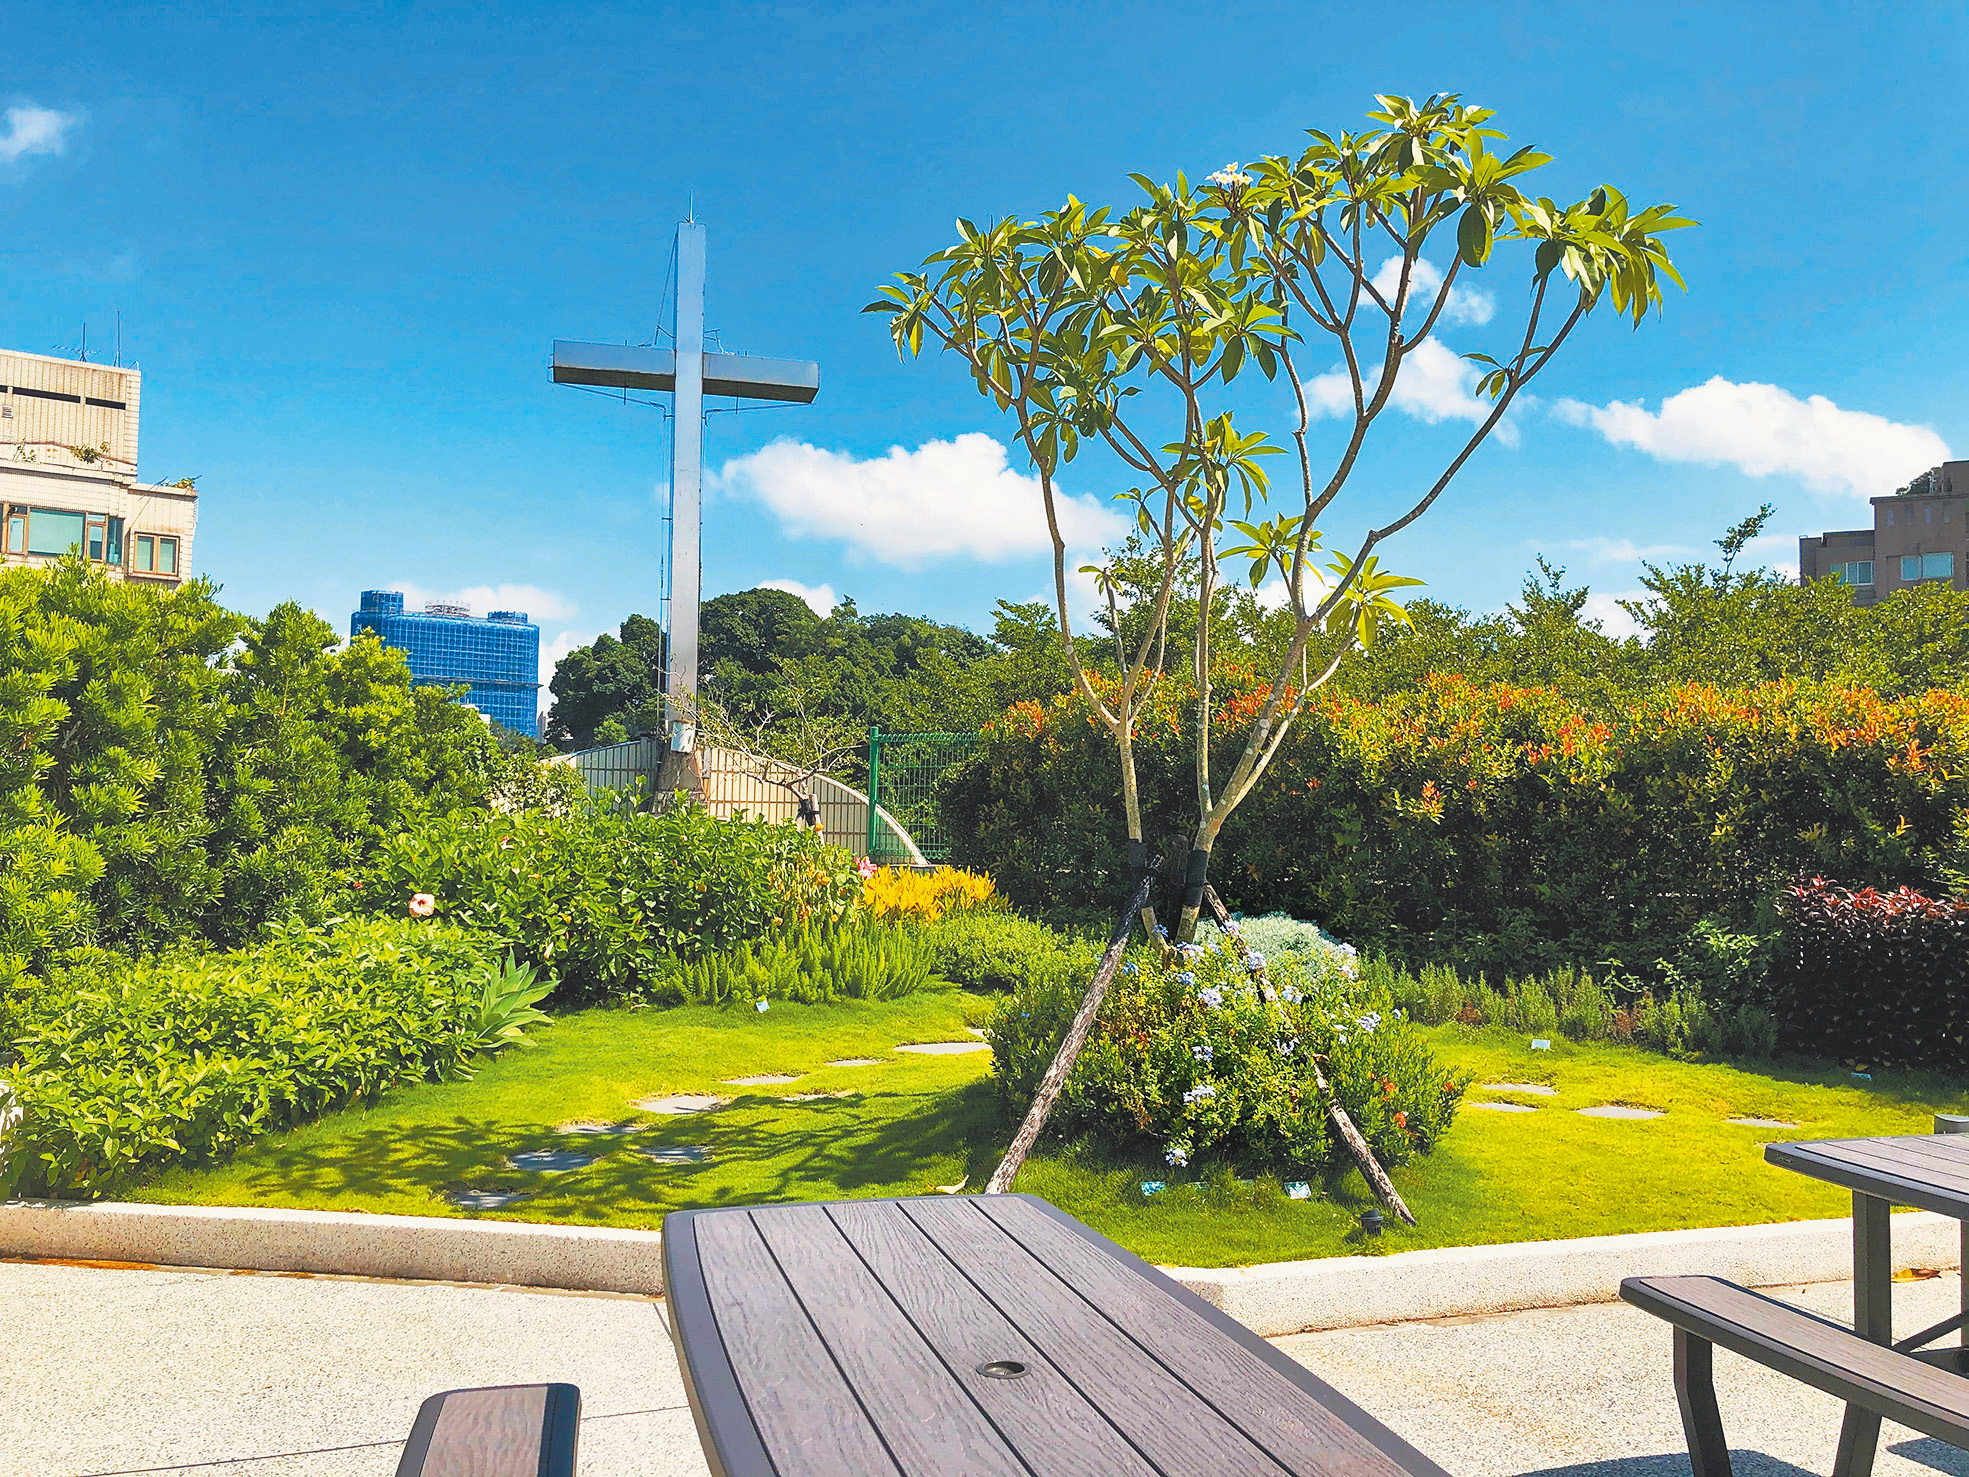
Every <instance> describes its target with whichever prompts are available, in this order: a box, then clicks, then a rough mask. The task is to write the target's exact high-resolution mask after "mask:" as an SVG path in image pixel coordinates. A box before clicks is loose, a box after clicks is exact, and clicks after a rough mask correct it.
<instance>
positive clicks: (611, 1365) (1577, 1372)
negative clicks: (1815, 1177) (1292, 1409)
mask: <svg viewBox="0 0 1969 1477" xmlns="http://www.w3.org/2000/svg"><path fill="white" fill-rule="evenodd" d="M1774 1291H1775V1292H1776V1294H1777V1295H1778V1296H1781V1297H1785V1298H1787V1299H1788V1300H1792V1301H1796V1302H1797V1303H1799V1304H1800V1305H1802V1306H1805V1307H1809V1308H1813V1309H1816V1310H1818V1311H1820V1312H1823V1313H1826V1314H1828V1315H1831V1316H1835V1317H1843V1316H1845V1315H1846V1314H1848V1313H1849V1312H1850V1309H1851V1300H1852V1289H1851V1286H1850V1284H1846V1283H1815V1284H1812V1285H1810V1286H1805V1287H1788V1288H1781V1289H1775V1290H1774ZM1959 1298H1960V1282H1959V1280H1958V1278H1957V1277H1956V1275H1955V1274H1953V1273H1950V1274H1947V1275H1944V1276H1941V1277H1937V1278H1932V1279H1928V1280H1923V1281H1918V1282H1912V1283H1902V1284H1899V1285H1897V1287H1896V1289H1895V1302H1896V1321H1897V1326H1899V1327H1901V1328H1905V1329H1911V1328H1918V1327H1923V1326H1925V1325H1927V1324H1929V1323H1933V1322H1936V1321H1938V1320H1939V1319H1941V1318H1942V1317H1944V1316H1945V1315H1946V1314H1947V1313H1949V1312H1950V1311H1952V1310H1953V1309H1954V1308H1956V1307H1957V1306H1959ZM1275 1342H1276V1343H1277V1344H1278V1346H1279V1347H1280V1348H1282V1349H1284V1350H1286V1351H1287V1352H1288V1353H1290V1354H1291V1355H1292V1356H1293V1357H1294V1358H1296V1359H1299V1360H1300V1361H1301V1362H1303V1363H1305V1364H1306V1365H1307V1366H1308V1367H1309V1368H1311V1369H1312V1370H1314V1371H1315V1372H1316V1373H1317V1374H1319V1375H1320V1376H1321V1377H1322V1378H1323V1379H1326V1380H1328V1381H1329V1382H1331V1383H1332V1384H1334V1385H1336V1386H1338V1387H1339V1388H1340V1389H1341V1390H1342V1391H1343V1392H1345V1393H1346V1394H1347V1395H1348V1396H1350V1397H1351V1398H1352V1399H1353V1400H1355V1401H1356V1402H1357V1403H1359V1404H1360V1405H1361V1406H1363V1407H1364V1408H1366V1409H1367V1410H1369V1411H1371V1412H1372V1413H1373V1414H1375V1415H1377V1416H1379V1417H1380V1418H1381V1419H1383V1420H1385V1421H1386V1422H1387V1423H1388V1424H1389V1425H1391V1426H1393V1427H1394V1428H1395V1429H1396V1430H1397V1431H1399V1432H1401V1433H1402V1434H1403V1435H1404V1436H1406V1437H1407V1438H1408V1439H1409V1440H1410V1441H1412V1442H1414V1443H1415V1445H1417V1446H1418V1447H1420V1448H1421V1449H1422V1450H1423V1451H1425V1452H1427V1453H1428V1454H1429V1455H1430V1456H1432V1457H1434V1458H1435V1459H1436V1460H1437V1461H1438V1462H1440V1463H1441V1464H1442V1465H1443V1466H1444V1467H1446V1468H1448V1469H1449V1471H1450V1472H1452V1473H1454V1474H1456V1477H1522V1474H1543V1477H1686V1474H1687V1473H1688V1470H1689V1465H1688V1458H1687V1456H1686V1454H1685V1453H1684V1451H1683V1447H1682V1436H1681V1426H1680V1423H1679V1421H1678V1419H1677V1417H1676V1413H1675V1400H1674V1395H1673V1393H1672V1390H1671V1388H1670V1385H1669V1335H1668V1330H1667V1329H1666V1327H1665V1326H1664V1325H1662V1324H1660V1323H1658V1322H1656V1321H1655V1320H1654V1319H1651V1318H1649V1317H1647V1316H1646V1315H1645V1314H1642V1313H1639V1312H1636V1311H1635V1310H1633V1309H1631V1308H1628V1307H1626V1306H1625V1305H1624V1304H1604V1303H1602V1304H1592V1305H1586V1306H1581V1307H1572V1308H1552V1309H1539V1310H1535V1311H1531V1312H1519V1313H1506V1314H1496V1315H1489V1316H1472V1317H1459V1318H1446V1319H1438V1320H1432V1321H1427V1322H1413V1323H1399V1324H1387V1325H1380V1326H1374V1327H1365V1328H1346V1329H1338V1330H1334V1331H1332V1332H1327V1333H1312V1334H1298V1335H1294V1336H1291V1337H1288V1338H1283V1339H1279V1340H1276V1341H1275ZM536 1380H567V1381H570V1382H571V1383H574V1384H577V1385H579V1386H580V1387H581V1391H582V1410H583V1423H582V1435H581V1450H582V1463H581V1471H582V1477H629V1474H637V1477H701V1474H704V1473H705V1471H706V1467H705V1464H704V1460H703V1456H702V1454H701V1452H700V1451H699V1450H698V1445H697V1437H696V1433H695V1430H694V1429H693V1427H692V1423H691V1418H690V1412H689V1410H688V1408H687V1406H686V1403H685V1400H684V1394H683V1387H682V1383H681V1381H680V1379H679V1377H678V1374H677V1364H676V1357H675V1355H674V1353H673V1352H672V1349H671V1346H670V1340H669V1336H668V1331H667V1329H666V1327H665V1324H664V1317H663V1308H662V1305H661V1303H660V1302H658V1301H657V1300H655V1299H652V1298H647V1297H638V1296H634V1295H627V1294H581V1293H565V1292H540V1291H531V1290H522V1289H514V1288H488V1287H470V1286H461V1285H456V1284H445V1283H406V1282H386V1281H374V1280H368V1279H362V1278H341V1277H309V1276H293V1275H282V1274H264V1273H228V1272H194V1271H160V1270H136V1269H123V1268H104V1267H87V1266H75V1265H48V1264H33V1263H21V1262H11V1263H8V1262H0V1390H4V1391H6V1392H7V1397H8V1398H7V1399H6V1400H5V1401H0V1477H15V1474H19V1477H28V1474H33V1477H83V1474H89V1477H133V1474H136V1473H143V1474H145V1477H161V1474H164V1473H197V1474H199V1477H233V1474H237V1477H303V1474H307V1477H387V1474H389V1473H391V1472H393V1471H394V1470H395V1464H396V1460H397V1454H398V1451H399V1448H400V1444H401V1442H402V1440H403V1437H404V1435H405V1434H406V1433H407V1432H408V1431H409V1429H410V1423H411V1420H412V1418H413V1417H414V1416H415V1414H416V1410H417V1406H418V1404H419V1403H420V1402H421V1401H422V1400H423V1398H424V1397H425V1396H426V1395H428V1394H431V1393H434V1392H435V1391H438V1390H443V1389H451V1388H455V1387H458V1386H464V1385H486V1384H515V1383H523V1382H531V1381H536ZM1716 1383H1717V1389H1718V1394H1719V1396H1720V1398H1721V1403H1722V1407H1723V1420H1724V1427H1725V1430H1726V1431H1727V1432H1728V1433H1729V1437H1730V1442H1731V1446H1732V1448H1733V1449H1734V1451H1735V1453H1736V1471H1737V1474H1738V1477H1802V1474H1805V1473H1827V1472H1830V1471H1831V1468H1832V1453H1833V1448H1834V1443H1835V1441H1836V1438H1837V1435H1838V1428H1839V1406H1838V1404H1837V1403H1836V1402H1834V1401H1832V1400H1829V1399H1827V1398H1826V1397H1824V1396H1821V1395H1819V1394H1817V1393H1816V1392H1814V1391H1811V1390H1807V1389H1806V1388H1804V1387H1803V1386H1801V1385H1798V1384H1795V1383H1793V1382H1791V1381H1789V1380H1784V1379H1780V1378H1779V1377H1777V1376H1775V1375H1772V1374H1770V1373H1769V1372H1768V1371H1765V1370H1762V1369H1760V1368H1758V1367H1757V1366H1755V1365H1751V1364H1749V1363H1747V1362H1745V1361H1743V1360H1740V1359H1737V1358H1734V1357H1733V1356H1731V1355H1728V1354H1722V1353H1719V1354H1718V1355H1717V1360H1716ZM1881 1448H1882V1449H1881V1454H1880V1459H1879V1461H1878V1463H1877V1464H1876V1466H1875V1469H1874V1470H1875V1472H1876V1474H1878V1477H1932V1474H1934V1473H1936V1472H1941V1473H1946V1474H1950V1477H1969V1457H1965V1456H1964V1454H1963V1453H1961V1452H1957V1451H1955V1450H1954V1449H1952V1448H1950V1447H1946V1446H1943V1445H1942V1444H1941V1443H1939V1442H1935V1441H1931V1440H1928V1439H1926V1438H1924V1437H1921V1436H1918V1435H1916V1434H1915V1433H1913V1432H1910V1431H1907V1430H1904V1429H1901V1428H1898V1427H1893V1426H1889V1427H1887V1428H1886V1430H1885V1431H1884V1433H1883V1438H1882V1443H1881Z"/></svg>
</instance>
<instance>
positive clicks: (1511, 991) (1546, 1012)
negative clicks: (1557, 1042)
mask: <svg viewBox="0 0 1969 1477" xmlns="http://www.w3.org/2000/svg"><path fill="white" fill-rule="evenodd" d="M1504 996H1505V999H1504V1024H1505V1025H1507V1026H1509V1027H1510V1028H1511V1029H1512V1030H1514V1031H1522V1032H1523V1033H1524V1034H1525V1035H1527V1036H1547V1037H1549V1036H1552V1035H1555V1034H1556V1033H1557V1032H1558V1029H1559V1007H1558V1006H1557V1005H1555V1004H1554V1003H1553V1001H1552V995H1551V992H1549V991H1548V990H1547V989H1546V988H1545V986H1544V985H1543V984H1542V983H1540V982H1539V981H1538V980H1536V979H1528V980H1506V981H1505V982H1504Z"/></svg>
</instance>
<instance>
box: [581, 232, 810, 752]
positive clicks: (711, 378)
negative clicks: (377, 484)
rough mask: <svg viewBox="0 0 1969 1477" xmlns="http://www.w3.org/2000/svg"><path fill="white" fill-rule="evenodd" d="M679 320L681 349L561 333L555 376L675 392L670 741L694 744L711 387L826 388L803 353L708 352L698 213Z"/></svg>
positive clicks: (804, 398) (682, 274)
mask: <svg viewBox="0 0 1969 1477" xmlns="http://www.w3.org/2000/svg"><path fill="white" fill-rule="evenodd" d="M676 321H677V347H676V348H674V349H650V348H631V347H628V346H626V345H621V344H578V343H570V342H568V341H566V340H562V339H557V340H555V342H554V383H555V384H557V385H603V386H606V387H608V388H610V389H627V390H668V391H670V392H671V393H672V394H673V395H674V396H675V397H676V400H675V406H676V435H675V436H674V437H673V438H672V440H671V451H670V499H671V522H670V630H669V642H668V645H669V661H668V667H669V671H668V672H667V674H666V676H665V681H664V694H663V695H664V706H665V709H666V712H665V718H666V720H667V722H668V723H669V726H670V736H671V746H672V747H673V748H675V749H679V750H682V751H688V750H689V749H690V748H691V746H692V744H693V743H694V741H695V738H696V733H695V729H696V724H697V606H698V598H699V595H700V593H701V591H700V584H701V578H702V573H703V571H702V535H701V532H700V528H699V521H700V512H699V509H700V504H701V501H702V482H703V476H704V397H705V396H706V395H732V396H737V397H739V398H741V399H746V400H785V401H791V402H793V403H794V404H796V405H806V404H808V403H810V402H811V401H812V400H813V398H814V396H816V395H818V394H819V393H820V366H819V365H818V364H810V363H808V362H806V361H805V360H801V359H759V358H755V357H753V356H752V355H749V354H707V353H705V352H704V227H703V226H702V225H699V224H698V223H697V222H696V221H686V222H684V223H683V224H681V225H679V226H678V227H677V300H676Z"/></svg>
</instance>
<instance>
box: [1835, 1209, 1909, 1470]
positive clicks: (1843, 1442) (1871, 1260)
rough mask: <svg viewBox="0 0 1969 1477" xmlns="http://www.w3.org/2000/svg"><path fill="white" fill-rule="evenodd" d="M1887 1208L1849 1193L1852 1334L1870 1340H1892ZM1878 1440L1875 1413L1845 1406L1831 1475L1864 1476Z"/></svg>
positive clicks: (1891, 1267)
mask: <svg viewBox="0 0 1969 1477" xmlns="http://www.w3.org/2000/svg"><path fill="white" fill-rule="evenodd" d="M1892 1212H1893V1206H1891V1205H1890V1204H1888V1203H1887V1202H1886V1201H1885V1200H1881V1199H1878V1198H1877V1197H1875V1196H1872V1195H1862V1194H1861V1193H1860V1192H1859V1191H1857V1190H1855V1191H1854V1192H1853V1332H1854V1333H1857V1334H1858V1335H1860V1337H1861V1338H1866V1339H1871V1340H1872V1341H1873V1342H1874V1343H1876V1344H1891V1343H1893V1341H1894V1249H1893V1245H1892V1234H1893V1233H1892V1227H1891V1225H1890V1221H1891V1219H1892ZM1879 1444H1880V1417H1879V1416H1877V1415H1874V1414H1873V1413H1872V1412H1871V1411H1865V1410H1861V1409H1860V1408H1859V1407H1858V1406H1857V1405H1849V1406H1847V1407H1846V1419H1845V1421H1844V1422H1843V1423H1842V1424H1841V1425H1840V1427H1839V1455H1838V1456H1837V1457H1836V1458H1835V1459H1834V1460H1833V1464H1832V1477H1868V1474H1869V1473H1871V1472H1872V1471H1873V1453H1874V1449H1875V1447H1877V1446H1878V1445H1879Z"/></svg>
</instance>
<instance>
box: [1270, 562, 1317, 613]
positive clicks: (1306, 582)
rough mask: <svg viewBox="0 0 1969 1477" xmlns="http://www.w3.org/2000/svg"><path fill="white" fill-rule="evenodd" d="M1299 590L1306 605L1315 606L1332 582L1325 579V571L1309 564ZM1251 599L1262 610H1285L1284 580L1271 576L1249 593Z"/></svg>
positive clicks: (1279, 576)
mask: <svg viewBox="0 0 1969 1477" xmlns="http://www.w3.org/2000/svg"><path fill="white" fill-rule="evenodd" d="M1300 588H1301V589H1302V590H1303V591H1304V592H1305V595H1306V598H1307V603H1308V604H1309V605H1313V606H1317V605H1318V603H1319V602H1320V601H1322V600H1324V599H1325V598H1326V596H1327V592H1328V591H1329V590H1331V589H1332V588H1333V581H1332V580H1330V579H1328V578H1327V574H1326V571H1325V570H1323V569H1321V568H1320V567H1319V566H1318V565H1317V564H1309V565H1308V566H1307V567H1306V569H1305V571H1304V572H1303V574H1302V576H1301V585H1300ZM1251 595H1252V598H1253V599H1254V600H1256V601H1257V602H1258V605H1259V607H1260V608H1261V609H1264V610H1284V609H1285V579H1284V577H1283V576H1281V575H1276V574H1275V575H1273V576H1272V577H1271V578H1270V579H1268V580H1266V581H1265V583H1263V584H1262V585H1260V586H1259V587H1258V588H1257V589H1255V590H1253V591H1252V592H1251Z"/></svg>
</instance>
